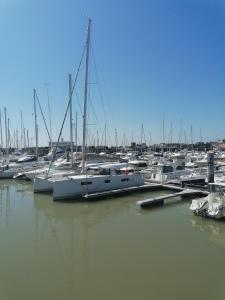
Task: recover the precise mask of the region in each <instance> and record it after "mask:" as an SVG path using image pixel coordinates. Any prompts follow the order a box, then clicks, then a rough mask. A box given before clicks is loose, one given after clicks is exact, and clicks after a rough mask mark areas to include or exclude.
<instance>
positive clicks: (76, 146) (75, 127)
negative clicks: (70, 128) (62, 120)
mask: <svg viewBox="0 0 225 300" xmlns="http://www.w3.org/2000/svg"><path fill="white" fill-rule="evenodd" d="M75 145H76V153H77V111H76V118H75Z"/></svg>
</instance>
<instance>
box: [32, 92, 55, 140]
mask: <svg viewBox="0 0 225 300" xmlns="http://www.w3.org/2000/svg"><path fill="white" fill-rule="evenodd" d="M35 96H36V99H37V101H38V105H39V108H40V111H41V115H42V118H43V121H44V124H45V128H46V130H47V134H48V137H49V140H50V143H51V142H52V139H51V136H50V133H49V131H48V126H47V123H46V121H45V116H44V113H43V111H42V108H41V103H40V101H39V98H38V94H37V91H36V93H35Z"/></svg>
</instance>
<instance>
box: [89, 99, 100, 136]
mask: <svg viewBox="0 0 225 300" xmlns="http://www.w3.org/2000/svg"><path fill="white" fill-rule="evenodd" d="M89 103H90V106H91V109H92V112H93V114H94V117H95V120H96V123H98V126H99V130H100V133H101V134H102V132H103V131H102V128H101V123H100V121H99V119H98V117H97V114H96V112H95V109H94V105H93V103H92V101H91V99H89Z"/></svg>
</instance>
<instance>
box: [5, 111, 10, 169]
mask: <svg viewBox="0 0 225 300" xmlns="http://www.w3.org/2000/svg"><path fill="white" fill-rule="evenodd" d="M4 113H5V148H6V164H8V162H9V148H8V129H7V117H6V107H4Z"/></svg>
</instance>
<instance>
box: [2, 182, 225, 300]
mask: <svg viewBox="0 0 225 300" xmlns="http://www.w3.org/2000/svg"><path fill="white" fill-rule="evenodd" d="M159 194H165V191H163V192H154V193H150V192H148V193H142V194H135V195H129V196H126V197H121V198H115V199H111V200H107V201H101V202H94V203H55V202H53V201H52V198H51V196H49V195H33V192H32V185H31V184H29V183H19V182H13V181H12V182H10V181H1V182H0V238H1V246H0V299H2V300H18V299H19V300H20V299H22V300H36V299H37V300H40V299H42V300H47V299H54V300H71V299H78V300H83V299H85V300H87V299H91V300H103V299H106V300H111V299H112V300H115V299H117V300H128V299H129V300H138V299H141V300H142V299H143V300H145V299H154V300H158V299H163V300H164V299H173V300H174V299H184V300H185V299H189V300H190V299H206V300H207V299H214V300H217V299H223V300H224V299H225V222H216V221H213V220H208V219H202V218H200V217H196V216H193V215H192V213H191V212H190V211H189V209H188V207H189V205H190V202H188V201H187V202H180V201H179V200H178V201H177V200H176V201H175V200H172V201H171V200H170V201H168V203H170V204H168V205H166V206H164V207H160V208H155V209H151V210H141V209H140V208H139V207H138V206H137V204H136V201H137V200H140V199H146V198H149V197H152V196H155V195H159Z"/></svg>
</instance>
